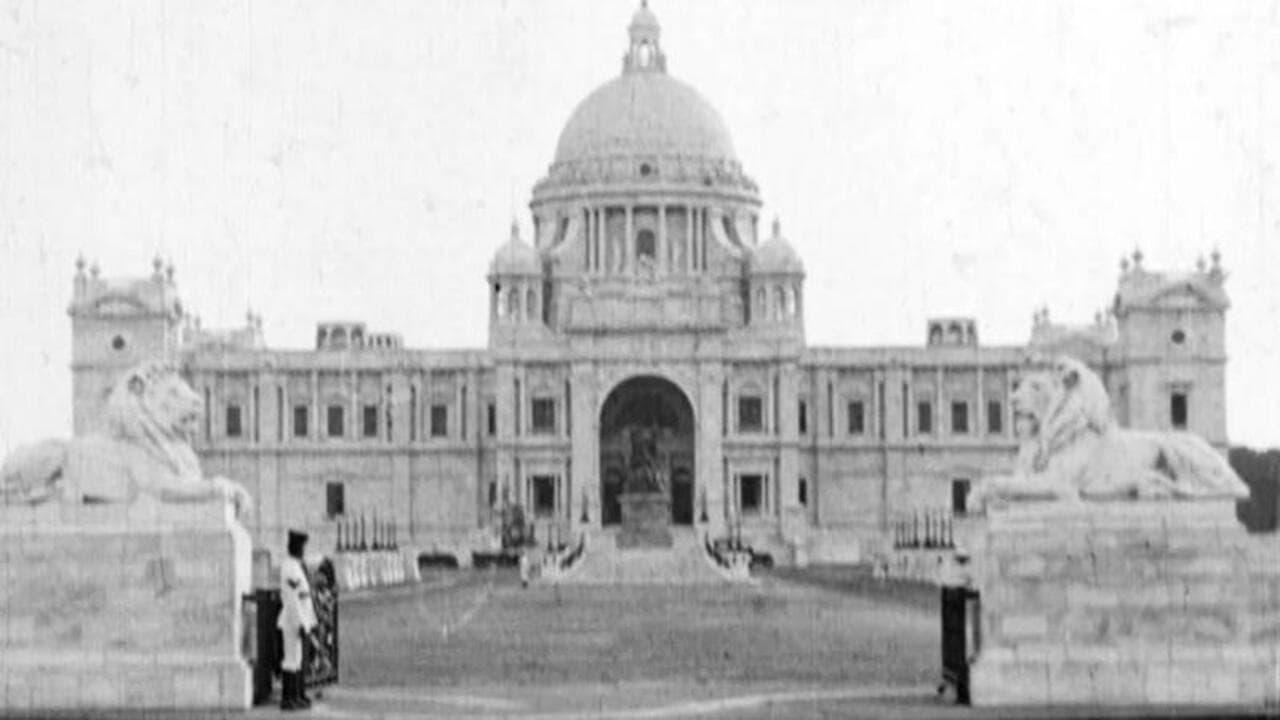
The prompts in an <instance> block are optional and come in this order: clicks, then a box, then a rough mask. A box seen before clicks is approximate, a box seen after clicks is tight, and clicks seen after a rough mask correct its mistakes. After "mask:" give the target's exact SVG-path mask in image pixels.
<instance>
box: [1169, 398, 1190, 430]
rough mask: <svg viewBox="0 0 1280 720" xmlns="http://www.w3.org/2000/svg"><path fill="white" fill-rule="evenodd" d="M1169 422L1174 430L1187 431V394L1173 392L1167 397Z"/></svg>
mask: <svg viewBox="0 0 1280 720" xmlns="http://www.w3.org/2000/svg"><path fill="white" fill-rule="evenodd" d="M1169 421H1170V424H1172V425H1173V429H1174V430H1186V429H1187V393H1186V392H1182V391H1179V392H1175V393H1173V394H1172V395H1170V396H1169Z"/></svg>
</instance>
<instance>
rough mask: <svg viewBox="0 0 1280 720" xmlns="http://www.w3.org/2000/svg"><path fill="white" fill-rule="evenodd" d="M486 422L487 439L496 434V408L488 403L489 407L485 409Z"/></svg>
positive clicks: (493, 404)
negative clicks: (487, 429)
mask: <svg viewBox="0 0 1280 720" xmlns="http://www.w3.org/2000/svg"><path fill="white" fill-rule="evenodd" d="M485 415H486V421H487V422H488V424H489V437H493V436H494V435H497V434H498V406H497V405H496V404H495V403H494V402H493V401H490V402H489V407H487V408H486V409H485Z"/></svg>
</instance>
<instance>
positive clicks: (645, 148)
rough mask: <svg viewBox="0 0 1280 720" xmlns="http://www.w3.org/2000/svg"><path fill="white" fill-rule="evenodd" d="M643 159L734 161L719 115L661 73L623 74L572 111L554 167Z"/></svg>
mask: <svg viewBox="0 0 1280 720" xmlns="http://www.w3.org/2000/svg"><path fill="white" fill-rule="evenodd" d="M619 155H626V156H632V157H636V156H646V155H686V156H694V157H703V158H709V159H718V160H732V159H735V158H736V155H735V153H734V150H733V141H732V140H731V139H730V138H729V130H728V128H727V127H725V124H724V120H722V119H721V118H720V113H718V112H716V110H715V108H713V107H711V104H710V103H708V102H707V101H706V99H705V98H703V97H702V95H701V94H699V93H698V91H697V90H694V89H693V88H692V87H690V86H688V85H686V84H685V83H682V82H680V81H679V80H676V79H675V78H673V77H671V76H670V75H667V74H666V73H665V72H624V73H623V74H622V76H621V77H618V78H615V79H613V80H612V81H610V82H607V83H605V84H604V85H602V86H601V87H599V88H597V89H596V90H595V91H594V92H592V93H591V94H590V95H588V96H587V97H586V99H585V100H583V101H582V102H581V103H579V104H578V107H577V108H576V109H575V110H574V111H573V115H572V116H571V117H570V118H569V122H568V123H567V124H566V125H565V127H564V130H563V131H562V132H561V133H560V141H559V142H558V143H557V144H556V158H555V162H573V161H578V160H587V159H593V158H604V157H616V156H619Z"/></svg>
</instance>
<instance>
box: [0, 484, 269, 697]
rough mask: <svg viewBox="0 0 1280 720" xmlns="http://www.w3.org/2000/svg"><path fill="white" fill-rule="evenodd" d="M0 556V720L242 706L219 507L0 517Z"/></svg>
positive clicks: (92, 509)
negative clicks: (0, 719)
mask: <svg viewBox="0 0 1280 720" xmlns="http://www.w3.org/2000/svg"><path fill="white" fill-rule="evenodd" d="M0 558H3V565H2V566H0V568H2V569H0V575H3V578H4V579H3V582H0V616H3V618H4V621H3V622H0V688H3V694H0V714H5V713H19V714H22V713H30V712H39V711H42V710H55V709H56V710H93V709H107V710H110V709H130V710H141V709H179V710H185V709H206V710H220V711H227V710H244V709H247V708H248V707H249V705H250V701H251V696H252V690H253V687H252V679H251V674H250V669H249V666H248V663H247V662H246V661H245V660H244V656H245V648H244V647H242V644H243V642H244V633H243V632H242V627H243V620H242V614H241V613H242V610H241V608H242V603H241V596H242V595H243V593H245V592H248V591H249V589H250V580H251V572H252V571H251V567H252V565H251V559H250V558H251V548H250V540H249V536H248V533H247V532H246V531H245V530H244V528H243V527H241V526H240V524H239V523H238V522H236V521H235V519H234V518H232V517H231V516H230V514H229V508H228V507H227V506H226V505H225V504H223V503H206V504H196V505H164V506H159V507H158V506H157V504H156V503H155V502H154V501H153V500H149V499H148V498H147V497H145V496H144V498H143V499H142V500H140V501H139V503H137V504H135V505H134V506H130V507H125V506H113V505H97V506H84V505H81V506H75V505H56V504H52V503H51V504H48V505H46V506H42V507H38V508H30V507H0Z"/></svg>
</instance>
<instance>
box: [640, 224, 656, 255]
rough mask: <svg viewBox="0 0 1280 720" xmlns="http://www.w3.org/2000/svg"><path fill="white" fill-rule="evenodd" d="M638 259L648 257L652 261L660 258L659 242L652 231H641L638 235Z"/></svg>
mask: <svg viewBox="0 0 1280 720" xmlns="http://www.w3.org/2000/svg"><path fill="white" fill-rule="evenodd" d="M636 257H637V258H643V257H647V258H649V259H650V260H654V259H656V258H657V257H658V241H657V238H655V237H654V235H653V231H652V230H641V231H640V232H638V233H636Z"/></svg>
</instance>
